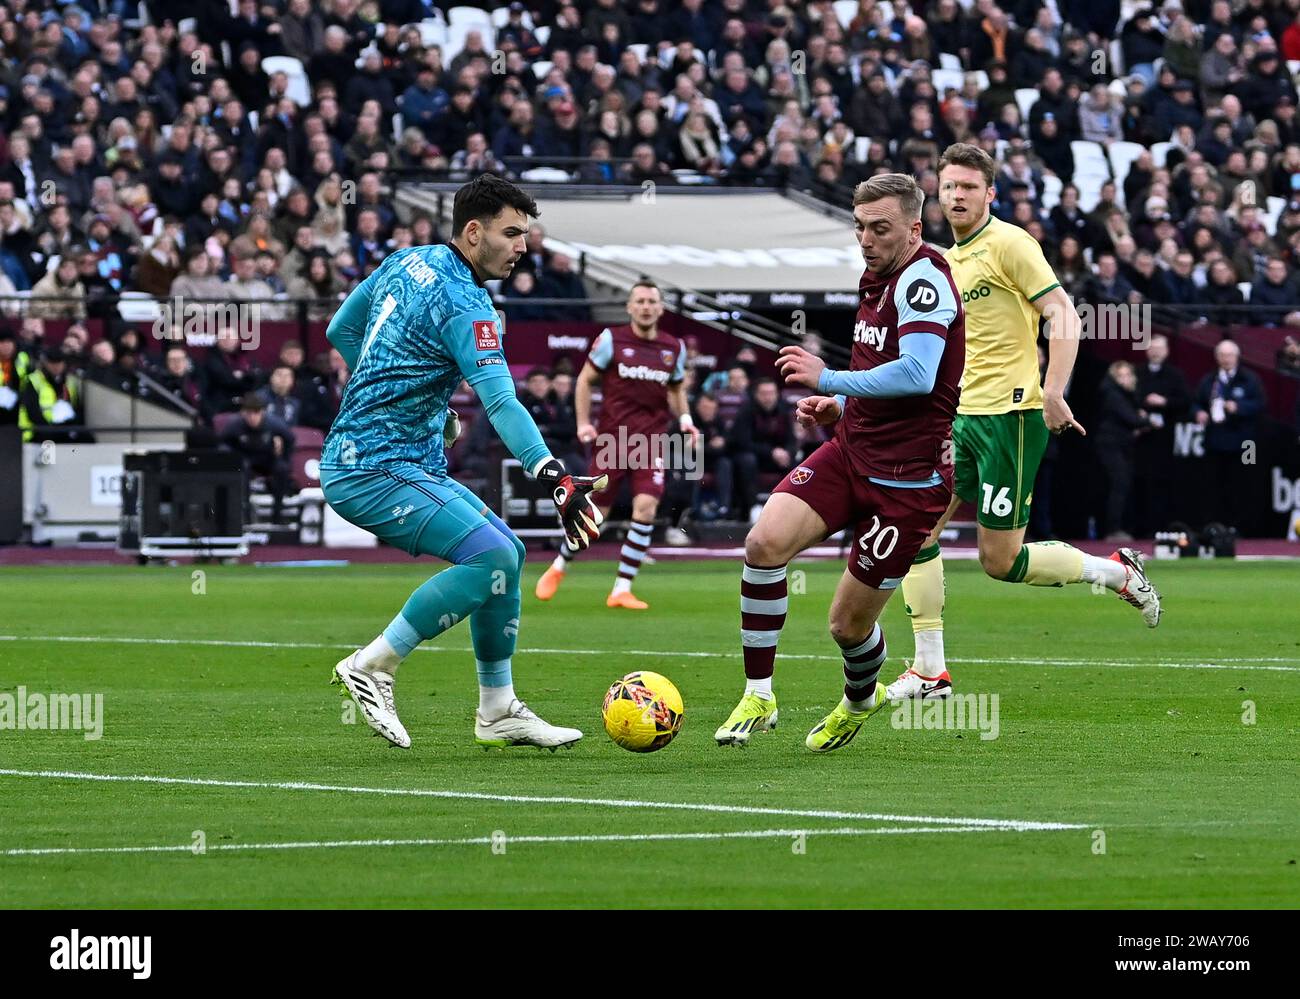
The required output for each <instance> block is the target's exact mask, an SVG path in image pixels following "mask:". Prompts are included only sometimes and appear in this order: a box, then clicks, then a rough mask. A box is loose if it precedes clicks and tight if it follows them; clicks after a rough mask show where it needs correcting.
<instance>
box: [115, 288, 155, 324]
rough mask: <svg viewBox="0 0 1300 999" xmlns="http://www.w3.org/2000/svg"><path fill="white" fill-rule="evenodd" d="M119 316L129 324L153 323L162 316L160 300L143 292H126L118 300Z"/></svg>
mask: <svg viewBox="0 0 1300 999" xmlns="http://www.w3.org/2000/svg"><path fill="white" fill-rule="evenodd" d="M117 314H118V315H119V316H121V317H122V321H123V322H127V323H152V322H154V321H155V320H156V319H158V318H159V317H160V316H161V315H162V307H161V306H160V305H159V304H158V300H157V299H156V298H154V296H153V295H150V294H149V293H148V292H143V291H124V292H122V294H121V296H120V297H119V298H118V300H117Z"/></svg>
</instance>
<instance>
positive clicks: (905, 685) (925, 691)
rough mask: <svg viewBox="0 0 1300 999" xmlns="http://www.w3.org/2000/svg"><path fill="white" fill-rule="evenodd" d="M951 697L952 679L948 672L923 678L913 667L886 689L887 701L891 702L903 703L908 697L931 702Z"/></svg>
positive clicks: (901, 674)
mask: <svg viewBox="0 0 1300 999" xmlns="http://www.w3.org/2000/svg"><path fill="white" fill-rule="evenodd" d="M951 695H952V677H951V676H949V675H948V671H947V670H944V671H943V672H942V673H940V674H939V675H938V676H922V675H921V674H920V673H918V672H917V671H916V670H915V669H913V668H912V667H911V666H909V667H908V668H907V670H906V671H905V672H903V673H900V674H899V676H898V679H897V680H895V681H894V682H893V683H891V684H890V685H889V686H888V687H886V688H885V699H886V700H890V701H901V700H904V699H906V698H908V697H915V698H917V699H919V700H922V701H931V700H936V699H938V698H942V697H950V696H951Z"/></svg>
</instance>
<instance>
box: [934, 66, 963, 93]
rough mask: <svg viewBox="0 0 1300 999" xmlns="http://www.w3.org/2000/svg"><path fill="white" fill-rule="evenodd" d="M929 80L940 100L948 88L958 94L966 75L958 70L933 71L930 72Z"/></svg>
mask: <svg viewBox="0 0 1300 999" xmlns="http://www.w3.org/2000/svg"><path fill="white" fill-rule="evenodd" d="M930 79H931V80H932V81H933V82H934V89H935V92H936V93H937V94H938V95H939V97H940V98H942V97H943V92H944V91H945V90H947V89H948V88H949V87H952V88H953V89H954V90H957V91H958V92H960V91H961V88H962V85H963V84H965V82H966V74H965V73H963V72H962V71H961V70H959V69H934V70H931V71H930Z"/></svg>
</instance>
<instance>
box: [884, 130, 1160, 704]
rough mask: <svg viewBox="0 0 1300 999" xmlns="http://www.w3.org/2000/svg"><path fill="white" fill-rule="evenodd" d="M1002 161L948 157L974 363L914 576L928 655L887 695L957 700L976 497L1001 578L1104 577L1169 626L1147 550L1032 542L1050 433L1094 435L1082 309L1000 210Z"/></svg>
mask: <svg viewBox="0 0 1300 999" xmlns="http://www.w3.org/2000/svg"><path fill="white" fill-rule="evenodd" d="M994 172H995V166H994V163H993V160H992V158H991V157H990V156H989V155H988V154H987V153H985V152H984V151H983V150H982V149H980V148H979V147H977V146H972V145H968V144H965V143H957V144H955V145H952V146H949V147H948V149H947V150H946V151H945V152H944V154H943V156H942V158H941V159H940V160H939V202H940V205H941V206H942V208H943V213H944V216H945V217H946V218H947V219H948V223H949V225H951V226H952V232H953V235H954V236H955V237H956V242H955V244H954V245H953V246H952V248H951V249H949V250H948V251H947V252H946V253H945V254H944V257H945V259H947V261H948V264H949V266H950V267H951V269H952V275H953V278H954V279H955V280H956V282H957V287H958V288H959V289H960V290H961V294H962V302H963V304H964V306H965V309H966V371H965V375H964V376H963V379H962V392H961V401H960V403H959V404H958V407H957V417H956V419H955V420H954V421H953V426H952V445H953V446H952V456H953V465H954V483H953V490H954V495H953V499H952V504H951V505H950V506H949V508H948V512H947V514H946V515H945V516H944V518H943V519H942V520H941V521H940V522H939V524H938V525H937V526H936V527H935V529H934V531H933V532H932V533H931V534H930V537H929V538H928V539H927V541H926V543H925V545H924V546H923V547H922V548H921V551H920V552H919V553H918V554H917V556H916V559H915V561H914V562H913V563H912V568H911V570H910V571H909V572H908V574H907V577H906V578H905V579H904V580H903V600H904V602H905V604H906V606H907V613H908V616H909V617H911V619H912V632H913V636H914V638H915V641H916V655H915V659H914V660H913V662H912V666H911V668H910V669H908V670H907V671H906V672H905V673H903V675H902V676H900V677H899V678H898V679H897V680H896V681H895V682H894V683H892V684H890V686H889V688H888V690H887V695H888V696H889V698H890V699H891V700H897V699H901V698H904V697H920V698H933V697H947V696H948V695H949V694H951V693H952V677H951V676H950V675H949V673H948V669H947V664H946V662H945V661H944V651H943V597H944V583H943V558H942V556H941V555H940V552H939V535H940V532H941V531H942V530H943V527H944V525H945V524H947V522H948V519H949V518H950V517H951V516H952V514H953V513H954V512H955V511H956V509H957V506H958V504H959V503H960V502H961V501H963V500H964V501H966V502H969V503H974V504H975V507H976V510H977V519H978V521H979V526H978V533H979V557H980V565H982V566H983V567H984V571H985V572H986V573H988V574H989V575H990V576H992V577H993V578H994V579H1001V580H1005V581H1007V582H1009V583H1028V584H1029V585H1031V586H1063V585H1065V584H1066V583H1101V584H1103V585H1105V586H1106V587H1107V588H1108V589H1110V590H1113V591H1114V592H1115V593H1117V594H1118V595H1119V596H1120V597H1121V598H1122V599H1123V600H1125V601H1127V602H1128V603H1130V604H1132V605H1133V606H1134V607H1137V608H1138V609H1140V610H1141V611H1142V618H1143V620H1144V621H1145V622H1146V624H1147V626H1148V627H1151V628H1154V627H1155V626H1156V625H1157V624H1159V623H1160V595H1159V594H1158V593H1157V592H1156V590H1155V588H1154V587H1153V586H1152V585H1151V582H1150V580H1148V579H1147V576H1146V573H1145V572H1144V571H1143V568H1142V556H1141V554H1140V553H1138V552H1136V551H1134V550H1133V549H1130V548H1121V549H1119V551H1117V552H1115V553H1114V554H1113V555H1111V556H1110V557H1109V558H1099V557H1097V556H1094V555H1085V554H1084V553H1083V552H1081V551H1079V549H1077V548H1074V547H1072V546H1070V545H1067V544H1062V543H1060V542H1055V541H1042V542H1036V543H1034V544H1025V543H1024V541H1025V527H1026V526H1027V525H1028V524H1029V503H1030V500H1031V499H1032V493H1033V488H1034V479H1035V477H1036V476H1037V474H1038V463H1039V461H1040V460H1041V459H1042V456H1043V450H1044V448H1045V447H1046V446H1047V435H1048V433H1049V432H1050V433H1054V434H1059V433H1061V432H1062V431H1064V430H1074V431H1077V432H1078V433H1080V434H1084V433H1086V431H1085V430H1084V428H1083V427H1082V426H1080V425H1079V423H1078V422H1077V421H1076V420H1075V419H1074V414H1073V413H1072V412H1070V406H1069V404H1068V403H1067V402H1066V401H1065V387H1066V384H1067V383H1068V382H1069V379H1070V372H1071V370H1072V369H1073V368H1074V359H1075V356H1076V355H1077V354H1078V351H1079V327H1080V323H1079V315H1078V313H1077V312H1075V310H1074V305H1073V303H1072V302H1071V301H1070V298H1069V296H1068V295H1066V293H1065V291H1064V289H1062V288H1061V285H1060V282H1058V281H1057V280H1056V275H1055V274H1054V273H1053V271H1052V268H1051V266H1050V265H1049V264H1048V263H1047V260H1046V259H1045V258H1044V257H1043V250H1042V247H1041V246H1039V245H1038V243H1037V242H1036V241H1035V240H1034V238H1033V237H1032V236H1030V235H1029V233H1027V232H1026V231H1025V230H1023V229H1021V228H1019V227H1018V226H1014V225H1011V224H1009V223H1007V222H1003V221H1001V220H1000V219H997V218H994V217H993V215H992V214H990V212H989V206H990V204H992V202H993V193H994V192H993V178H994ZM1040 316H1046V317H1047V320H1048V341H1049V342H1048V347H1049V354H1048V364H1047V374H1046V377H1045V379H1044V384H1043V385H1042V386H1041V387H1040V386H1039V381H1038V379H1039V372H1038V348H1037V341H1038V327H1039V317H1040Z"/></svg>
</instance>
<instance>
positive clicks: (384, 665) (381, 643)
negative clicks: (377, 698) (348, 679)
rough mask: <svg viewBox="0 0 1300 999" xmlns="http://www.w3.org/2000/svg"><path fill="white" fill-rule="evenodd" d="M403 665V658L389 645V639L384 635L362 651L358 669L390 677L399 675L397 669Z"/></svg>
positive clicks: (357, 663)
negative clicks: (385, 674)
mask: <svg viewBox="0 0 1300 999" xmlns="http://www.w3.org/2000/svg"><path fill="white" fill-rule="evenodd" d="M401 664H402V657H401V656H399V655H398V654H397V650H396V649H394V648H393V647H392V646H391V645H389V644H388V639H386V638H385V637H384V636H383V635H380V636H379V637H378V638H376V639H375V640H374V641H373V642H371V643H370V644H369V645H367V646H366V647H365V648H364V649H362V650H361V654H360V655H359V656H357V662H356V665H357V669H360V670H365V672H367V673H375V672H379V673H387V674H389V675H390V676H391V675H394V674H396V673H397V667H398V666H400V665H401Z"/></svg>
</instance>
